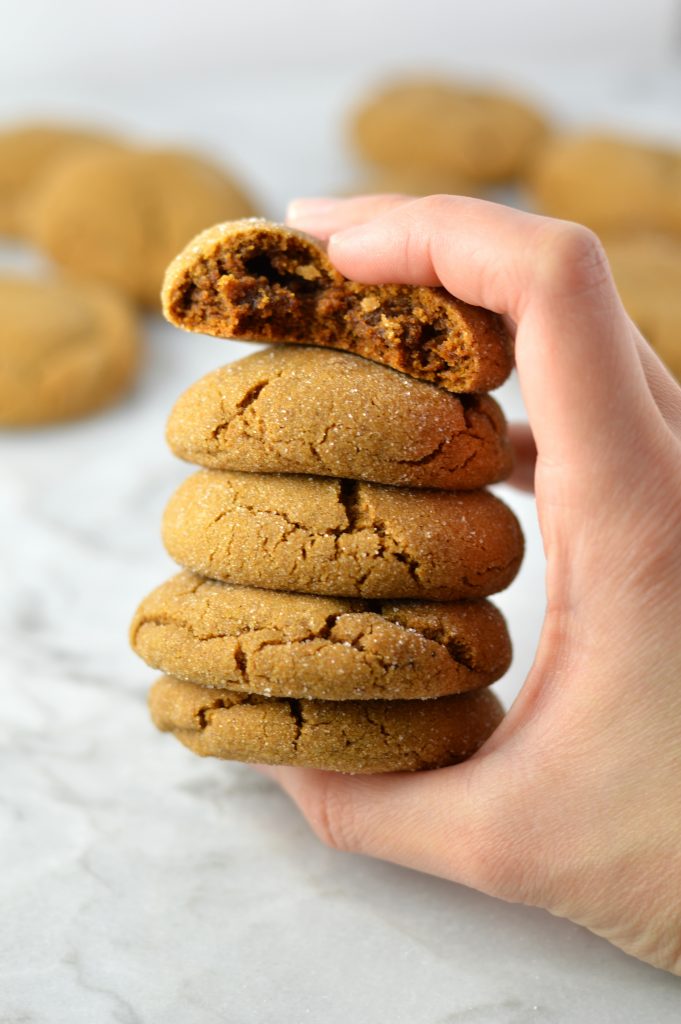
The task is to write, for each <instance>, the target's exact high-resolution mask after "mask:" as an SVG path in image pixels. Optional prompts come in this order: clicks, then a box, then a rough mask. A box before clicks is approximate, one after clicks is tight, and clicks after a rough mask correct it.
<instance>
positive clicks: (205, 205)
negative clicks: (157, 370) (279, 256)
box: [28, 150, 253, 307]
mask: <svg viewBox="0 0 681 1024" xmlns="http://www.w3.org/2000/svg"><path fill="white" fill-rule="evenodd" d="M252 212H253V207H252V204H251V201H250V199H248V197H247V196H246V195H245V193H244V192H243V191H242V190H241V188H240V186H238V185H237V184H235V182H234V181H233V180H232V179H231V178H230V177H229V176H228V175H227V174H226V173H225V172H223V171H222V170H220V169H218V168H217V167H214V166H212V165H211V164H209V163H207V162H204V161H203V160H199V159H197V158H196V157H194V156H192V155H190V154H188V153H176V152H171V151H158V152H156V151H148V152H141V151H140V152H138V151H132V150H130V151H126V152H116V153H91V154H83V155H81V156H79V157H73V158H72V159H70V160H68V161H61V162H60V163H59V165H58V167H56V168H55V169H54V172H53V173H52V174H50V175H49V176H48V177H47V178H46V179H45V180H44V181H43V184H42V187H41V188H40V189H39V190H38V191H37V193H36V194H35V196H34V198H33V202H32V204H31V209H30V215H29V217H28V229H29V234H30V236H31V238H32V240H33V241H34V242H35V244H36V245H37V246H38V247H39V248H41V249H43V250H44V251H45V252H46V253H48V255H50V256H51V257H52V258H53V259H54V260H56V261H57V263H60V264H62V265H63V266H64V267H67V268H68V269H69V270H71V271H73V272H75V273H77V274H79V275H82V276H83V277H89V278H95V279H98V280H102V281H106V282H108V283H109V284H113V285H116V286H117V287H118V288H120V290H121V291H123V292H124V293H125V294H127V295H129V296H130V297H131V298H133V299H135V300H137V301H139V302H141V303H144V304H145V305H147V306H152V307H157V306H158V304H159V291H160V288H161V281H162V278H163V271H164V269H165V267H166V265H167V263H168V261H169V260H170V259H171V258H172V257H173V256H174V255H175V253H176V252H177V251H178V249H180V248H181V247H182V246H183V245H184V244H185V243H186V242H187V240H188V239H189V238H191V237H192V235H194V234H195V233H196V232H197V231H198V230H199V229H200V228H202V227H203V226H204V225H205V224H210V223H212V222H213V221H215V220H218V219H221V218H223V219H224V218H226V217H239V216H244V215H246V214H249V213H252Z"/></svg>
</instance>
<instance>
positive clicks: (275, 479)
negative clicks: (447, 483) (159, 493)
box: [163, 470, 523, 601]
mask: <svg viewBox="0 0 681 1024" xmlns="http://www.w3.org/2000/svg"><path fill="white" fill-rule="evenodd" d="M163 541H164V544H165V546H166V549H167V550H168V553H169V554H170V555H171V556H172V558H174V559H175V560H176V561H177V562H179V564H180V565H183V566H185V567H186V568H188V569H193V570H194V571H196V572H199V573H201V574H202V575H204V576H210V577H211V578H213V579H222V580H227V581H228V582H230V583H240V584H243V585H245V586H255V587H266V588H268V589H270V588H271V589H273V590H294V591H297V592H301V593H310V594H334V595H336V594H337V595H341V596H347V597H354V596H358V597H381V598H382V597H396V598H399V597H417V598H422V599H427V600H436V601H450V600H457V599H459V598H464V597H465V598H472V597H486V596H487V595H488V594H493V593H495V592H496V591H499V590H503V589H504V587H507V586H508V585H509V583H510V582H511V580H512V579H513V578H514V577H515V574H516V572H517V570H518V568H519V566H520V561H521V558H522V553H523V538H522V534H521V532H520V526H519V525H518V521H517V519H516V518H515V516H514V515H513V513H512V512H511V510H510V509H509V508H507V507H506V505H504V504H503V502H501V501H499V499H498V498H495V497H494V496H493V495H492V494H488V493H487V492H486V491H434V490H413V489H409V488H396V487H384V486H382V485H381V484H370V483H363V482H357V481H354V480H337V479H333V478H321V477H312V476H281V475H277V474H260V473H234V472H229V471H222V472H220V471H218V470H200V471H199V472H198V473H195V474H194V475H192V476H190V477H189V478H188V479H187V480H185V481H184V482H183V483H182V484H181V485H180V487H179V488H178V490H177V491H176V492H175V494H174V495H173V496H172V497H171V499H170V502H169V503H168V506H167V508H166V512H165V515H164V519H163Z"/></svg>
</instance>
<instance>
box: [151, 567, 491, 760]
mask: <svg viewBox="0 0 681 1024" xmlns="http://www.w3.org/2000/svg"><path fill="white" fill-rule="evenodd" d="M131 641H132V645H133V648H134V649H135V651H136V652H137V653H138V654H139V655H140V656H141V657H142V658H143V659H144V660H145V661H146V662H147V663H148V664H149V665H151V666H152V667H153V668H157V669H160V670H161V671H163V672H165V673H167V675H166V676H165V677H164V678H162V679H160V680H159V681H158V682H157V683H156V684H155V685H154V687H153V688H152V691H151V697H150V706H151V713H152V717H153V719H154V722H155V724H156V725H157V726H158V728H159V729H162V730H164V731H169V732H172V733H174V734H175V736H177V738H178V739H179V740H180V741H181V742H182V743H184V744H185V745H186V746H188V747H189V748H190V749H191V750H193V751H194V752H195V753H197V754H201V755H203V756H213V757H223V758H229V759H234V760H240V761H251V762H260V763H264V764H291V765H300V766H307V767H316V768H325V769H327V770H334V771H344V772H357V773H363V772H366V773H369V772H387V771H417V770H421V769H425V768H436V767H440V766H443V765H447V764H455V763H456V762H458V761H461V760H463V759H465V758H466V757H470V756H471V754H473V753H475V751H476V750H477V749H478V747H480V746H481V745H482V743H483V742H484V741H485V740H486V739H487V737H488V736H489V735H490V734H491V733H492V732H493V730H494V729H495V728H496V726H497V725H498V724H499V722H500V720H501V718H502V711H501V706H500V705H499V702H498V701H497V699H496V697H495V696H494V695H493V694H492V693H490V692H489V691H488V690H486V689H484V687H487V686H488V685H489V684H490V683H492V682H494V681H495V680H496V679H498V678H500V676H501V675H503V673H504V672H505V671H506V669H507V668H508V665H509V663H510V658H511V645H510V640H509V636H508V631H507V629H506V624H505V622H504V619H503V617H502V615H501V614H500V612H499V611H498V610H497V609H496V608H495V607H494V605H492V604H491V603H490V602H489V601H486V600H482V599H480V600H473V601H449V602H424V601H409V600H402V601H392V600H382V601H379V600H371V601H369V600H364V599H348V598H339V597H318V596H315V595H307V594H294V593H284V592H279V591H267V590H261V589H258V588H255V587H241V586H234V585H231V584H228V583H221V582H219V581H216V580H209V579H205V578H203V577H201V576H199V575H197V574H195V573H191V572H188V571H184V572H181V573H179V574H178V575H177V576H175V577H173V578H172V579H171V580H168V581H167V582H166V583H163V584H162V585H161V586H160V587H157V588H156V589H155V590H154V591H153V592H152V593H151V594H149V595H148V597H146V598H145V599H144V600H143V601H142V603H141V605H140V606H139V608H138V610H137V613H136V615H135V617H134V620H133V623H132V628H131Z"/></svg>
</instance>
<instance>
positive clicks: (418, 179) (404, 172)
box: [342, 165, 484, 196]
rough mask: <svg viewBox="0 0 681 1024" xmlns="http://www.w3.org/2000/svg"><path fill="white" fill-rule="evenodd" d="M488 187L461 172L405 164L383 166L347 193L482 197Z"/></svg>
mask: <svg viewBox="0 0 681 1024" xmlns="http://www.w3.org/2000/svg"><path fill="white" fill-rule="evenodd" d="M483 191H484V190H483V189H481V187H480V184H479V183H478V184H476V183H474V182H472V181H469V180H468V179H467V178H464V177H462V175H460V174H455V173H453V172H451V171H447V170H437V169H435V170H433V169H432V168H430V167H419V166H415V167H412V166H408V165H407V166H405V167H394V168H389V167H386V168H383V169H382V170H377V171H375V172H374V173H373V174H371V175H367V176H366V177H364V178H362V179H360V180H359V181H358V182H357V184H356V185H355V186H354V188H351V189H346V190H345V191H344V192H343V193H342V194H343V195H344V196H366V195H390V194H392V193H396V194H397V195H405V196H436V195H448V196H479V195H480V194H481V192H483Z"/></svg>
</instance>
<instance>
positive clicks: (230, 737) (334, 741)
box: [149, 677, 503, 773]
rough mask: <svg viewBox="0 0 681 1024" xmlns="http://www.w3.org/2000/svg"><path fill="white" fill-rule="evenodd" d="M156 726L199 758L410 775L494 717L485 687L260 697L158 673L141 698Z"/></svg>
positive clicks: (468, 745)
mask: <svg viewBox="0 0 681 1024" xmlns="http://www.w3.org/2000/svg"><path fill="white" fill-rule="evenodd" d="M149 707H150V711H151V717H152V720H153V722H154V724H155V725H156V727H157V728H158V729H161V730H162V731H164V732H172V733H173V734H174V735H175V736H176V738H177V739H179V740H180V741H181V742H182V743H184V745H185V746H187V747H189V749H190V750H193V751H194V753H196V754H200V755H201V756H202V757H220V758H227V759H229V760H236V761H247V762H251V763H260V764H290V765H297V766H299V767H307V768H322V769H325V770H326V771H339V772H353V773H354V772H356V773H369V772H396V771H420V770H423V769H429V768H440V767H443V766H445V765H448V764H456V763H457V762H459V761H463V760H464V759H465V758H467V757H470V756H471V755H472V754H474V753H475V751H476V750H478V749H479V748H480V747H481V746H482V744H483V743H484V742H485V740H486V739H487V738H488V737H489V736H490V734H491V733H492V732H493V731H494V729H495V728H496V727H497V726H498V725H499V723H500V722H501V720H502V718H503V711H502V709H501V705H500V704H499V701H498V700H497V698H496V697H495V696H494V694H493V693H490V692H489V691H488V690H478V691H475V692H473V693H465V694H459V695H457V696H454V697H440V698H438V699H436V700H424V701H415V700H408V701H407V700H397V701H388V700H366V701H343V702H336V701H326V700H296V699H293V698H289V699H286V698H281V697H279V698H277V697H261V696H258V695H255V694H244V693H236V692H234V691H233V690H228V689H222V690H215V689H208V688H206V687H203V686H196V685H195V684H194V683H186V682H180V681H179V680H176V679H172V678H167V677H163V678H161V679H159V680H158V681H157V682H156V683H155V685H154V686H153V687H152V690H151V693H150V695H149Z"/></svg>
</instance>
